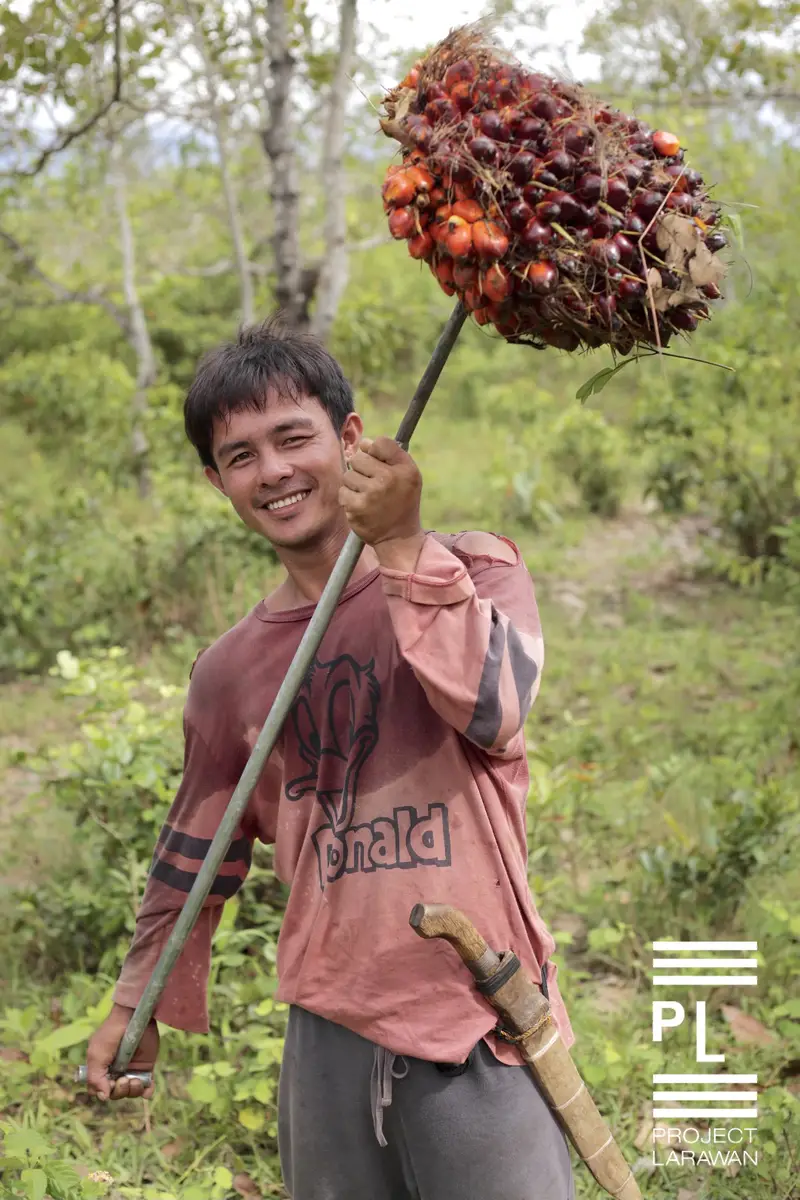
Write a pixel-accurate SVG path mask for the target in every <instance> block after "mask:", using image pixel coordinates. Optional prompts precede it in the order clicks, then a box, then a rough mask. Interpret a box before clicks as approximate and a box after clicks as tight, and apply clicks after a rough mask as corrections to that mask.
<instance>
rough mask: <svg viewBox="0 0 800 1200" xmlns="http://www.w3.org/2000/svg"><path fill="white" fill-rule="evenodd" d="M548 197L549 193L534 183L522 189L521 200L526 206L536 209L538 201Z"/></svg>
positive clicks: (527, 184)
mask: <svg viewBox="0 0 800 1200" xmlns="http://www.w3.org/2000/svg"><path fill="white" fill-rule="evenodd" d="M548 195H551V193H550V192H545V191H544V189H543V188H541V187H539V184H538V183H536V182H535V181H534V182H533V183H526V185H525V187H524V188H523V189H522V199H523V200H524V201H525V203H526V204H530V205H531V207H533V208H535V207H536V205H537V204H538V203H539V201H540V200H543V199H544V197H545V196H548Z"/></svg>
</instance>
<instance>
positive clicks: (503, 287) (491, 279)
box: [481, 263, 514, 304]
mask: <svg viewBox="0 0 800 1200" xmlns="http://www.w3.org/2000/svg"><path fill="white" fill-rule="evenodd" d="M513 290H514V280H513V277H512V275H511V273H510V271H508V269H507V268H506V267H502V266H501V265H500V263H492V265H491V266H490V267H489V269H488V270H487V271H486V272H485V274H484V276H483V281H482V285H481V291H482V292H483V294H484V296H486V297H487V299H489V300H492V301H493V302H494V303H495V304H500V303H501V302H502V301H503V300H507V299H508V297H509V296H510V295H511V293H512V291H513Z"/></svg>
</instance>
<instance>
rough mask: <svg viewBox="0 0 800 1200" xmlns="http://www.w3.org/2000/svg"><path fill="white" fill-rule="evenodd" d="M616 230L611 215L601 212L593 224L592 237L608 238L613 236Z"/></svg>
mask: <svg viewBox="0 0 800 1200" xmlns="http://www.w3.org/2000/svg"><path fill="white" fill-rule="evenodd" d="M615 232H616V231H615V229H614V227H613V226H612V224H611V217H609V216H607V215H606V213H599V214H598V217H597V220H596V221H595V222H594V224H593V225H592V237H595V238H607V237H611V235H612V233H615Z"/></svg>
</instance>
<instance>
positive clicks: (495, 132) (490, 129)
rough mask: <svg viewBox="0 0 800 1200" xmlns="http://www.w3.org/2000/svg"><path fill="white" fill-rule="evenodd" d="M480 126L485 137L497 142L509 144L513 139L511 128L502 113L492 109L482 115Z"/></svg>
mask: <svg viewBox="0 0 800 1200" xmlns="http://www.w3.org/2000/svg"><path fill="white" fill-rule="evenodd" d="M478 125H479V128H480V131H481V133H482V134H483V135H484V136H485V137H488V138H493V139H494V141H496V142H508V141H510V139H511V130H510V128H509V126H508V125H506V123H505V121H504V120H503V118H502V117H501V116H500V113H498V112H494V111H493V110H492V109H491V108H490V109H488V110H487V111H486V112H485V113H481V116H480V119H479V121H478Z"/></svg>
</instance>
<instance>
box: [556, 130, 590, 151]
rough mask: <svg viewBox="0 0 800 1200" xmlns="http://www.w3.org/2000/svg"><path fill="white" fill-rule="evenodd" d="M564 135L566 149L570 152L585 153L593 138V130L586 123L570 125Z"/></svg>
mask: <svg viewBox="0 0 800 1200" xmlns="http://www.w3.org/2000/svg"><path fill="white" fill-rule="evenodd" d="M562 136H563V138H564V149H565V150H569V152H570V154H583V152H584V150H585V149H586V147H587V146H588V145H589V142H590V141H591V139H592V131H591V130H590V129H589V128H588V127H587V126H586V125H568V126H567V128H566V129H565V130H564V131H563V135H562Z"/></svg>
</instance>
